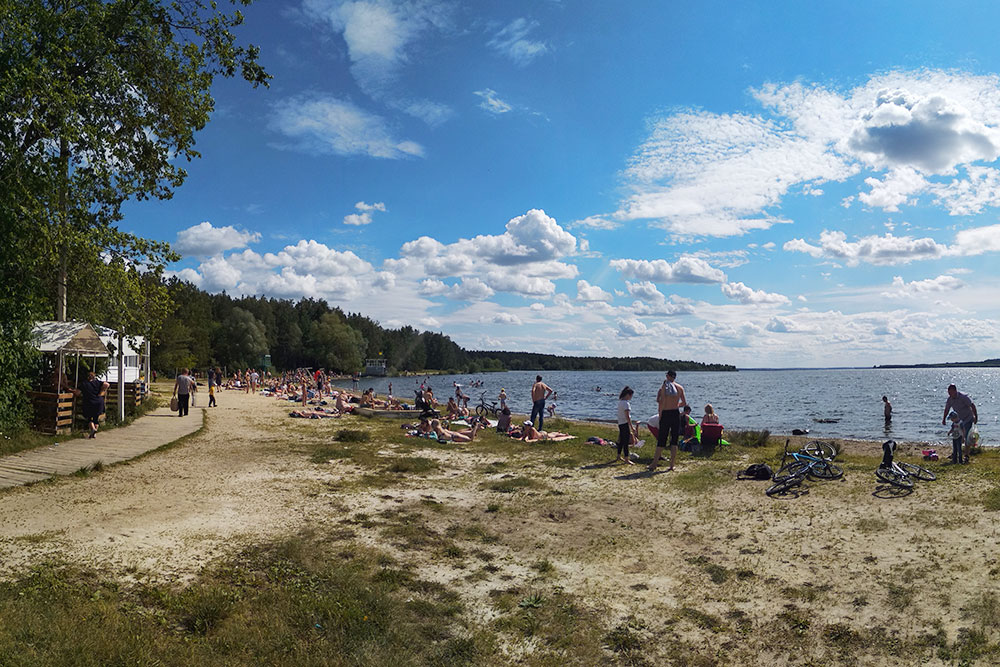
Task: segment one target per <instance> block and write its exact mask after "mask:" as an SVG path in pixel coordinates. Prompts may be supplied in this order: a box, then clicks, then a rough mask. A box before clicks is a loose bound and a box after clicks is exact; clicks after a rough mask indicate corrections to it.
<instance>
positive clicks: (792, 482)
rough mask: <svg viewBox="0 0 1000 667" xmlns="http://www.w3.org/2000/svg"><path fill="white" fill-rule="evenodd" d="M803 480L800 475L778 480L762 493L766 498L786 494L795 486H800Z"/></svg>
mask: <svg viewBox="0 0 1000 667" xmlns="http://www.w3.org/2000/svg"><path fill="white" fill-rule="evenodd" d="M804 479H805V477H803V476H802V475H789V476H788V477H785V478H783V479H780V480H779V481H777V482H776V483H775V484H773V485H771V486H769V487H768V488H767V490H766V491H764V493H766V494H767V495H768V496H777V495H781V494H783V493H788V492H789V491H791V490H792V489H794V488H795V487H797V486H801V485H802V481H803V480H804Z"/></svg>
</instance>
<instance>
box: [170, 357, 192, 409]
mask: <svg viewBox="0 0 1000 667" xmlns="http://www.w3.org/2000/svg"><path fill="white" fill-rule="evenodd" d="M193 385H194V378H192V377H191V376H190V375H188V369H186V368H182V369H181V374H180V375H178V376H177V379H176V380H174V394H173V395H174V396H176V397H177V416H178V417H186V416H187V414H188V405H189V401H190V400H191V387H192V386H193Z"/></svg>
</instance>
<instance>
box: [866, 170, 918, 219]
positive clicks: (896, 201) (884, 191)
mask: <svg viewBox="0 0 1000 667" xmlns="http://www.w3.org/2000/svg"><path fill="white" fill-rule="evenodd" d="M865 183H866V184H867V185H868V186H870V187H871V191H870V192H862V193H860V194H858V200H859V201H861V202H862V203H864V204H867V205H868V206H872V207H875V208H881V209H883V210H886V211H893V212H895V211H898V210H899V206H900V204H906V203H908V202H909V201H910V196H911V195H914V194H918V193H920V192H923V191H924V190H926V189H927V187H928V186H929V185H930V183H928V182H927V180H926V179H925V178H924V177H923V176H921V175H920V173H919V172H917V170H916V169H913V168H911V167H899V168H897V169H893V170H892V171H890V172H889V173H888V174H887V175H886V177H885V178H884V179H882V180H879V179H878V178H875V177H871V178H866V179H865Z"/></svg>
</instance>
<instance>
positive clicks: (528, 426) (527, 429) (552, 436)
mask: <svg viewBox="0 0 1000 667" xmlns="http://www.w3.org/2000/svg"><path fill="white" fill-rule="evenodd" d="M572 437H573V436H571V435H570V434H569V433H560V432H559V431H539V430H538V429H536V428H535V426H534V425H533V424H532V423H531V422H530V421H526V422H524V427H523V429H522V431H521V440H522V441H523V442H539V441H541V440H550V441H553V442H559V441H561V440H570V439H572Z"/></svg>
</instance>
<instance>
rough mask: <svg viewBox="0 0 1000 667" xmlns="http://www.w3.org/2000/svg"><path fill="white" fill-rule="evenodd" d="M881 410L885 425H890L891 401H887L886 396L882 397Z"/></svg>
mask: <svg viewBox="0 0 1000 667" xmlns="http://www.w3.org/2000/svg"><path fill="white" fill-rule="evenodd" d="M882 412H883V414H885V425H886V426H891V425H892V403H890V402H889V397H888V396H883V397H882Z"/></svg>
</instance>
